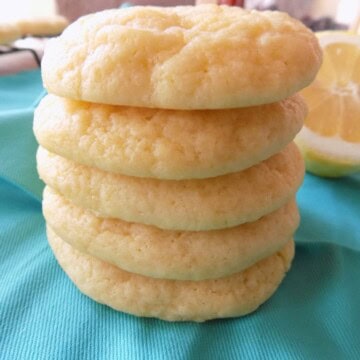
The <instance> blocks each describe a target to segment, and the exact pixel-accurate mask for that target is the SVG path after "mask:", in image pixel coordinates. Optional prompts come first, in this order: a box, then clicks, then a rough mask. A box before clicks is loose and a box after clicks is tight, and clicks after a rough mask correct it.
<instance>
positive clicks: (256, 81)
mask: <svg viewBox="0 0 360 360" xmlns="http://www.w3.org/2000/svg"><path fill="white" fill-rule="evenodd" d="M320 64H321V50H320V47H319V44H318V40H317V39H316V37H315V36H314V34H313V33H312V32H311V31H310V30H309V29H307V28H306V27H305V26H304V25H303V24H302V23H300V22H299V21H297V20H295V19H292V18H291V17H289V16H288V15H287V14H285V13H281V12H270V11H266V12H257V11H255V10H252V11H249V10H243V9H241V8H239V7H236V8H235V7H227V6H217V5H203V6H196V7H193V6H183V7H182V6H179V7H172V8H171V7H167V8H166V7H164V8H163V7H141V6H136V7H132V8H127V9H120V10H107V11H104V12H100V13H96V14H92V15H88V16H85V17H82V18H80V19H79V20H77V21H76V22H75V23H73V24H71V25H70V26H69V27H68V28H67V29H66V30H65V31H64V33H63V34H62V35H61V36H60V37H59V38H57V39H54V40H52V41H50V42H49V43H48V45H47V47H46V50H45V55H44V58H43V62H42V75H43V80H44V85H45V87H46V88H47V90H48V91H49V92H50V93H54V94H57V95H59V96H63V97H68V98H72V99H78V100H86V101H91V102H96V103H104V104H114V105H128V106H136V107H153V108H165V109H184V110H187V109H222V108H238V107H246V106H252V105H260V104H265V103H272V102H276V101H279V100H281V99H284V98H286V97H288V96H290V95H292V94H294V93H296V92H297V91H298V90H300V89H302V88H304V87H306V86H307V85H309V84H310V83H311V82H312V80H313V79H314V77H315V74H316V72H317V71H318V69H319V67H320Z"/></svg>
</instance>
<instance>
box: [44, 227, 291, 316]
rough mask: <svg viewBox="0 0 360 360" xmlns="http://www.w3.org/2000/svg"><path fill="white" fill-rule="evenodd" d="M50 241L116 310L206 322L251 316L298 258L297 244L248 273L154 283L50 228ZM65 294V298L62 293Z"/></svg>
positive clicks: (96, 296) (87, 286) (74, 276)
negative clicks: (88, 252)
mask: <svg viewBox="0 0 360 360" xmlns="http://www.w3.org/2000/svg"><path fill="white" fill-rule="evenodd" d="M47 233H48V239H49V243H50V245H51V247H52V249H53V251H54V254H55V257H56V258H57V260H58V262H59V264H60V266H61V267H62V268H63V269H64V271H65V272H66V273H67V275H68V276H69V277H70V279H71V280H72V281H73V282H74V283H75V285H76V286H77V287H78V288H79V289H80V291H81V292H83V293H84V294H86V295H87V296H89V297H90V298H92V299H93V300H95V301H97V302H100V303H103V304H106V305H108V306H110V307H112V308H114V309H116V310H120V311H123V312H127V313H130V314H133V315H137V316H145V317H156V318H160V319H163V320H168V321H198V322H200V321H205V320H209V319H215V318H226V317H235V316H241V315H246V314H248V313H250V312H252V311H254V310H256V309H257V308H258V307H259V306H260V305H261V304H262V303H263V302H265V301H266V300H267V299H268V298H269V297H270V296H271V295H272V294H273V293H274V291H275V290H276V289H277V287H278V286H279V284H280V283H281V281H282V279H283V278H284V276H285V273H286V272H287V270H288V269H289V267H290V264H291V261H292V258H293V256H294V242H293V241H292V240H291V241H289V242H288V243H287V244H286V245H285V246H284V247H283V248H282V249H281V250H280V251H279V252H277V253H275V254H274V255H271V256H270V257H267V258H265V259H264V260H261V261H260V262H258V263H256V264H255V265H253V266H252V267H250V268H248V269H247V270H245V271H243V272H240V273H236V274H233V275H231V276H228V277H224V278H221V279H215V280H203V281H180V280H162V279H153V278H149V277H145V276H141V275H136V274H132V273H129V272H126V271H124V270H121V269H119V268H117V267H116V266H113V265H110V264H108V263H106V262H103V261H101V260H98V259H96V258H95V257H92V256H90V255H86V254H84V253H81V252H79V251H78V250H76V249H75V248H72V247H71V246H70V245H68V244H67V243H66V242H65V241H63V240H61V238H59V237H58V236H57V235H55V233H54V232H53V231H52V230H51V228H50V227H48V229H47ZM59 295H61V294H59Z"/></svg>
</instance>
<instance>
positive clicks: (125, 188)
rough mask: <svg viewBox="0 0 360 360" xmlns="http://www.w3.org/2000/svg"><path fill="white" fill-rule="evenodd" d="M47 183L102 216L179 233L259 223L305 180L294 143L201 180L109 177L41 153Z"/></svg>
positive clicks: (40, 166) (39, 158) (41, 169)
mask: <svg viewBox="0 0 360 360" xmlns="http://www.w3.org/2000/svg"><path fill="white" fill-rule="evenodd" d="M37 166H38V171H39V174H40V177H41V178H42V179H43V180H44V182H45V183H46V184H48V185H50V186H51V187H52V188H54V189H55V190H57V191H58V192H59V193H60V194H62V195H63V196H65V197H66V198H68V199H70V200H72V201H73V202H74V203H75V204H77V205H78V206H81V207H84V208H89V209H92V210H94V211H96V212H97V214H98V215H99V216H102V217H114V218H119V219H122V220H124V221H128V222H135V223H141V224H148V225H154V226H157V227H159V228H163V229H174V230H194V231H198V230H213V229H221V228H228V227H233V226H236V225H239V224H242V223H245V222H250V221H254V220H257V219H258V218H260V217H261V216H263V215H265V214H268V213H270V212H272V211H274V210H276V209H278V208H279V207H281V206H283V205H284V204H285V203H287V202H288V201H289V200H290V199H291V198H292V197H293V196H294V195H295V193H296V190H297V189H298V187H299V186H300V184H301V182H302V180H303V176H304V164H303V160H302V157H301V155H300V153H299V151H298V149H297V147H296V145H295V144H294V143H291V144H289V145H288V146H287V147H286V148H285V149H284V150H282V151H281V152H280V153H278V154H276V155H274V156H272V157H271V158H269V159H268V160H265V161H263V162H261V163H260V164H258V165H256V166H253V167H251V168H248V169H246V170H243V171H240V172H237V173H233V174H229V175H223V176H219V177H215V178H209V179H201V180H158V179H145V178H136V177H129V176H124V175H117V174H112V173H108V172H105V171H102V170H98V169H94V168H91V167H87V166H84V165H80V164H77V163H75V162H72V161H70V160H67V159H65V158H62V157H60V156H59V155H55V154H52V153H50V152H48V151H47V150H45V149H44V148H41V147H40V148H39V150H38V153H37Z"/></svg>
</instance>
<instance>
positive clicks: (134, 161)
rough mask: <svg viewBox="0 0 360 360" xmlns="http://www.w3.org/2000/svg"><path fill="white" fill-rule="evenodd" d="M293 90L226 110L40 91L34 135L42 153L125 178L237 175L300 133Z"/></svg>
mask: <svg viewBox="0 0 360 360" xmlns="http://www.w3.org/2000/svg"><path fill="white" fill-rule="evenodd" d="M305 115H306V105H305V103H304V101H303V100H302V98H301V97H300V96H299V95H296V96H293V97H291V98H288V99H286V100H283V101H281V102H278V103H274V104H269V105H262V106H257V107H250V108H240V109H233V110H202V111H200V110H198V111H181V110H177V111H176V110H159V109H147V108H133V107H119V106H109V105H99V104H90V103H85V102H79V101H71V100H67V99H64V98H60V97H57V96H53V95H49V96H46V97H45V98H44V99H43V100H42V101H41V103H40V105H39V107H38V108H37V109H36V111H35V116H34V132H35V135H36V138H37V140H38V141H39V143H40V144H41V145H42V146H43V147H45V148H46V149H48V150H49V151H51V152H53V153H55V154H58V155H61V156H64V157H66V158H68V159H70V160H74V161H76V162H78V163H81V164H84V165H88V166H93V167H97V168H99V169H102V170H105V171H109V172H114V173H119V174H123V175H129V176H138V177H147V178H158V179H173V180H181V179H193V178H208V177H215V176H219V175H224V174H227V173H231V172H237V171H240V170H243V169H245V168H247V167H250V166H252V165H254V164H257V163H259V162H260V161H262V160H265V159H267V158H268V157H270V156H271V155H274V154H275V153H277V152H278V151H280V150H281V149H282V148H283V147H284V146H285V145H286V144H288V143H289V142H290V141H292V139H293V138H294V137H295V135H296V134H297V133H298V132H299V131H300V129H301V126H302V124H303V119H304V117H305Z"/></svg>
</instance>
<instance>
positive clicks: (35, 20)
mask: <svg viewBox="0 0 360 360" xmlns="http://www.w3.org/2000/svg"><path fill="white" fill-rule="evenodd" d="M68 25H69V22H68V20H67V19H66V18H65V17H63V16H61V15H53V16H46V17H32V18H30V17H29V18H23V19H19V20H17V21H16V26H17V27H18V28H19V30H20V32H21V34H22V35H33V36H46V35H49V36H50V35H58V34H60V33H61V32H62V31H63V30H64V29H65V28H66V27H67V26H68Z"/></svg>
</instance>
